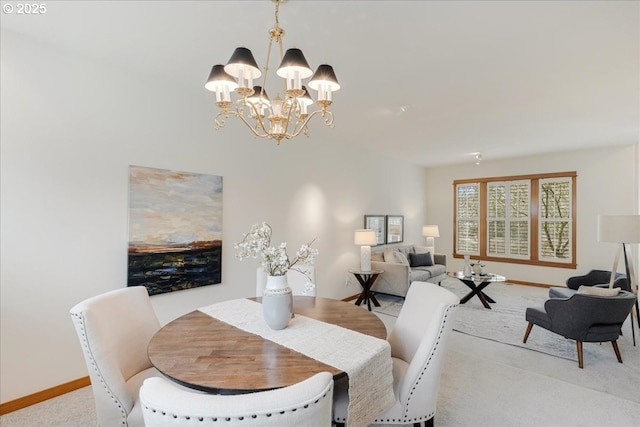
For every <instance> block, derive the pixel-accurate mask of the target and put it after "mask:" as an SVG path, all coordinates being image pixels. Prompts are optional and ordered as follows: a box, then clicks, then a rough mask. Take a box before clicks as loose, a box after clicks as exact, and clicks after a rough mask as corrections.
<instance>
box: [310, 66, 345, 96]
mask: <svg viewBox="0 0 640 427" xmlns="http://www.w3.org/2000/svg"><path fill="white" fill-rule="evenodd" d="M323 86H326V87H327V88H328V89H330V90H331V91H332V92H335V91H337V90H338V89H340V84H339V83H338V78H337V77H336V73H334V72H333V67H332V66H331V65H327V64H322V65H320V66H319V67H318V69H317V70H316V72H315V73H314V74H313V77H311V80H310V81H309V87H310V88H311V89H314V90H320V89H321V87H323Z"/></svg>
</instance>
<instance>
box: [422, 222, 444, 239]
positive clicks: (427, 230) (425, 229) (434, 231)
mask: <svg viewBox="0 0 640 427" xmlns="http://www.w3.org/2000/svg"><path fill="white" fill-rule="evenodd" d="M422 235H423V236H424V237H440V230H439V229H438V226H437V225H423V226H422Z"/></svg>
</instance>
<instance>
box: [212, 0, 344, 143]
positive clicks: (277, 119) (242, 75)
mask: <svg viewBox="0 0 640 427" xmlns="http://www.w3.org/2000/svg"><path fill="white" fill-rule="evenodd" d="M273 1H274V2H275V21H276V22H275V26H274V27H273V28H272V29H271V30H269V47H268V49H267V62H266V65H265V67H264V73H263V72H261V71H260V68H259V67H258V64H257V63H256V60H255V59H254V57H253V54H252V53H251V51H250V50H249V49H247V48H245V47H239V48H236V50H235V51H234V52H233V55H231V58H230V59H229V62H228V63H227V64H226V65H222V64H218V65H214V66H213V68H212V69H211V73H210V74H209V79H208V80H207V83H206V84H205V88H206V89H208V90H210V91H212V92H215V94H216V104H217V105H218V107H220V109H221V111H220V112H218V114H216V116H215V127H216V129H220V128H222V127H224V126H225V124H226V123H225V119H227V118H229V116H235V117H237V118H239V119H240V120H241V121H242V122H243V123H244V124H245V125H246V126H247V127H248V128H249V129H250V130H251V132H252V133H253V134H254V135H255V136H256V137H260V138H268V139H274V140H276V142H277V143H278V144H280V141H282V139H292V138H295V137H296V136H298V135H300V134H301V133H304V134H305V135H306V136H309V128H308V127H307V124H308V123H309V121H310V120H311V118H312V117H313V116H315V115H317V114H320V115H321V116H322V117H324V122H325V125H327V126H329V127H331V128H333V113H332V112H331V111H329V110H328V107H329V106H330V105H331V103H332V99H331V94H332V93H333V92H335V91H337V90H338V89H340V85H339V84H338V79H337V78H336V75H335V73H334V72H333V67H331V65H327V64H322V65H320V66H319V67H318V69H317V70H316V72H315V73H314V72H313V71H312V70H311V68H310V67H309V64H308V63H307V60H306V59H305V57H304V54H303V53H302V51H301V50H300V49H295V48H294V49H288V50H287V52H286V53H284V54H283V48H282V38H283V37H284V30H283V29H282V28H280V25H279V20H278V8H279V6H280V3H281V2H282V1H284V0H273ZM274 42H275V43H277V44H278V46H279V47H280V66H279V67H278V69H277V71H276V74H277V75H278V76H279V77H281V78H282V79H284V81H283V92H284V99H283V98H281V97H280V93H278V94H277V95H276V97H275V98H274V99H269V97H268V96H267V91H266V89H265V86H266V82H267V72H268V71H269V59H270V57H271V49H272V46H273V43H274ZM261 76H262V85H261V86H254V82H255V81H258V79H259V78H260V77H261ZM309 77H311V79H310V80H309V82H308V83H307V86H308V87H309V88H311V89H313V90H314V91H317V97H316V100H315V104H317V105H318V107H319V108H320V109H318V110H315V111H313V112H311V113H310V112H309V108H310V107H311V106H312V105H313V104H314V100H313V99H312V98H311V96H310V95H309V91H308V90H307V87H306V86H305V85H304V84H303V80H304V79H307V78H309ZM232 92H235V93H236V94H237V95H236V98H237V99H236V100H235V101H233V100H232V95H231V93H232Z"/></svg>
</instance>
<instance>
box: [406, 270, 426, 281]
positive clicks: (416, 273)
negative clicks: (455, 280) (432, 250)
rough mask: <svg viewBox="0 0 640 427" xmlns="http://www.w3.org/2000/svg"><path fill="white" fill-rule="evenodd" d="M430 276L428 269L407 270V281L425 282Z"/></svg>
mask: <svg viewBox="0 0 640 427" xmlns="http://www.w3.org/2000/svg"><path fill="white" fill-rule="evenodd" d="M430 278H431V272H430V271H429V270H411V271H410V272H409V283H412V282H426V281H428V280H429V279H430Z"/></svg>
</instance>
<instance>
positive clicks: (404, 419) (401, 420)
mask: <svg viewBox="0 0 640 427" xmlns="http://www.w3.org/2000/svg"><path fill="white" fill-rule="evenodd" d="M454 307H458V304H453V305H450V306H449V307H447V310H446V311H445V312H444V319H445V321H444V322H442V326H441V327H440V332H439V333H438V338H437V339H436V343H435V345H434V346H433V351H432V352H431V355H430V356H429V359H427V362H426V364H425V365H424V367H423V368H422V371H421V372H420V375H419V376H418V379H417V381H416V383H415V384H414V385H413V389H412V391H411V393H409V398H408V399H407V404H406V405H405V416H404V417H402V418H399V419H397V420H396V419H395V418H387V419H379V418H376V419H375V420H374V421H373V422H374V423H407V422H413V423H420V422H422V421H428V420H430V419H431V418H433V417H434V416H435V414H436V413H435V411H433V412H431V413H429V414H428V415H425V416H421V417H416V418H413V419H407V406H409V400H411V396H413V391H415V389H416V387H417V385H418V383H419V382H420V380H421V379H422V377H423V375H424V373H425V372H426V370H427V368H428V367H429V363H430V362H431V359H432V358H433V356H434V354H435V352H436V351H437V349H438V344H439V343H440V338H442V333H443V332H444V325H445V324H446V323H447V322H446V320H447V316H448V314H449V311H451V309H452V308H454ZM336 421H340V422H346V421H347V419H346V418H336Z"/></svg>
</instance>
